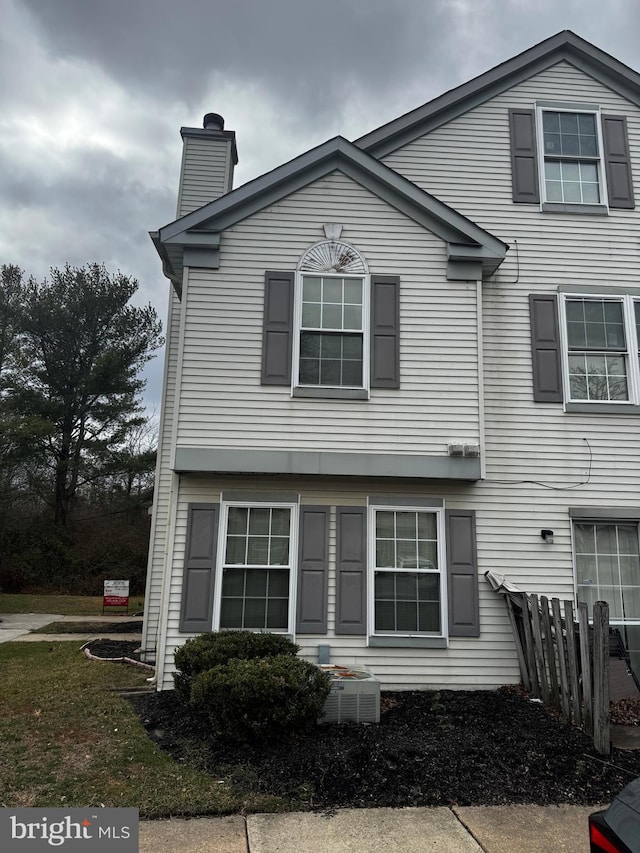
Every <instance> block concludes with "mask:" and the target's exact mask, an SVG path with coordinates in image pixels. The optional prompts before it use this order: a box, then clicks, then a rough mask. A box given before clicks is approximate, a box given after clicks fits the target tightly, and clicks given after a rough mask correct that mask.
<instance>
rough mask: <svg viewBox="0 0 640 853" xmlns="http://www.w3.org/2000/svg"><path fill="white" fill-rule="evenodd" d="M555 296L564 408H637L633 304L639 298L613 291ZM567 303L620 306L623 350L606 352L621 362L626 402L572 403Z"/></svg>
mask: <svg viewBox="0 0 640 853" xmlns="http://www.w3.org/2000/svg"><path fill="white" fill-rule="evenodd" d="M558 296H559V297H560V299H559V303H560V306H559V307H560V312H559V314H560V317H559V320H560V345H561V347H562V381H563V385H564V395H563V396H564V401H565V409H566V405H567V404H571V403H580V404H584V405H589V406H593V408H594V411H597V407H598V406H599V405H600V404H606V405H607V406H620V407H621V409H622V410H623V409H624V407H625V406H637V405H640V361H639V358H638V352H639V346H640V342H639V341H638V336H637V330H636V323H635V309H634V304H635V303H636V302H638V303H640V297H638V296H637V295H634V294H627V293H620V292H617V291H613V290H610V291H608V292H607V291H606V290H605V291H602V292H589V293H581V292H579V291H576V292H573V291H571V292H561V293H559V294H558ZM568 299H586V300H598V299H606V300H609V301H612V302H619V303H621V304H622V318H623V322H624V335H625V344H626V350H621V351H616V350H610V351H609V352H611V354H616V352H617V353H618V354H619V355H621V356H623V357H624V359H625V364H626V370H627V390H628V399H627V400H586V399H581V398H576V399H574V398H572V397H571V386H570V381H569V340H568V332H567V309H566V304H567V300H568ZM602 351H603V352H608V351H607V350H606V349H603V350H602Z"/></svg>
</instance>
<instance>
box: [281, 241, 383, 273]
mask: <svg viewBox="0 0 640 853" xmlns="http://www.w3.org/2000/svg"><path fill="white" fill-rule="evenodd" d="M298 269H299V270H300V271H301V272H312V273H313V272H315V273H320V272H328V273H350V274H352V275H366V273H367V265H366V263H365V261H364V258H363V257H362V255H361V254H360V253H359V252H358V251H357V250H356V249H354V248H353V246H350V245H349V244H348V243H343V242H342V241H341V240H323V241H322V242H321V243H316V244H315V246H312V247H311V248H310V249H308V250H307V251H306V252H305V253H304V255H303V256H302V258H301V260H300V264H299V266H298Z"/></svg>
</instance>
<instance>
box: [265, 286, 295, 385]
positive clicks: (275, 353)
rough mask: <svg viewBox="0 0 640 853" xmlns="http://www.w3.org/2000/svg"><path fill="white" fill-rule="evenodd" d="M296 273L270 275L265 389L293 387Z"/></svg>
mask: <svg viewBox="0 0 640 853" xmlns="http://www.w3.org/2000/svg"><path fill="white" fill-rule="evenodd" d="M294 279H295V273H294V272H291V271H289V272H266V273H265V281H264V319H263V329H262V378H261V382H262V384H263V385H291V345H292V340H293V288H294Z"/></svg>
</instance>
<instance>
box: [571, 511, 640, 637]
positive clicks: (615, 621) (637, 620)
mask: <svg viewBox="0 0 640 853" xmlns="http://www.w3.org/2000/svg"><path fill="white" fill-rule="evenodd" d="M576 524H587V525H593V526H594V527H595V525H596V524H603V525H607V526H611V527H616V528H617V527H618V526H620V525H626V526H633V525H635V527H636V530H637V531H638V540H639V542H640V523H639V522H637V521H635V522H634V521H633V520H631V519H628V520H625V519H619V520H615V519H612V518H602V519H600V520H596V519H593V518H589V519H584V520H581V519H580V518H572V519H571V525H570V527H571V564H572V569H573V601H574V606H575V608H576V610H577V608H578V569H577V565H576V541H575V530H576ZM616 547H617V548H618V550H617V556H618V557H620V550H619V546H618V544H616ZM639 556H640V555H639ZM583 586H584V584H583ZM615 588H616V592H617V593H618V594H619V593H620V591H621V590H622V589H623V585H622V583H619V584H617V585H616V587H615ZM610 609H611V605H610ZM592 619H593V614H592V613H591V614H590V615H589V620H592ZM609 624H611V625H640V615H638V616H635V617H632V618H630V619H626V618H622V619H620V618H618V617H615V616H611V614H610V615H609Z"/></svg>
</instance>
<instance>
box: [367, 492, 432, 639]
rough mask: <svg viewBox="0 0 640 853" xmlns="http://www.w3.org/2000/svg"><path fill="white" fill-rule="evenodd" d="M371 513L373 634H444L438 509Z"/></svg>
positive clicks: (379, 509)
mask: <svg viewBox="0 0 640 853" xmlns="http://www.w3.org/2000/svg"><path fill="white" fill-rule="evenodd" d="M371 512H372V524H371V528H372V537H373V542H372V547H371V553H372V560H373V584H372V586H373V593H372V604H371V606H372V611H373V612H372V625H373V633H374V634H377V635H388V636H394V635H396V636H397V635H404V636H416V635H417V636H420V635H422V636H437V637H441V636H445V635H446V624H445V621H446V616H445V612H446V608H445V599H446V584H445V580H444V579H443V574H442V567H443V565H444V558H443V553H442V550H443V546H442V543H443V536H442V524H443V520H442V511H441V510H425V509H417V508H416V509H409V508H404V507H403V508H393V507H384V508H382V507H381V508H373V509H372V510H371Z"/></svg>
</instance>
